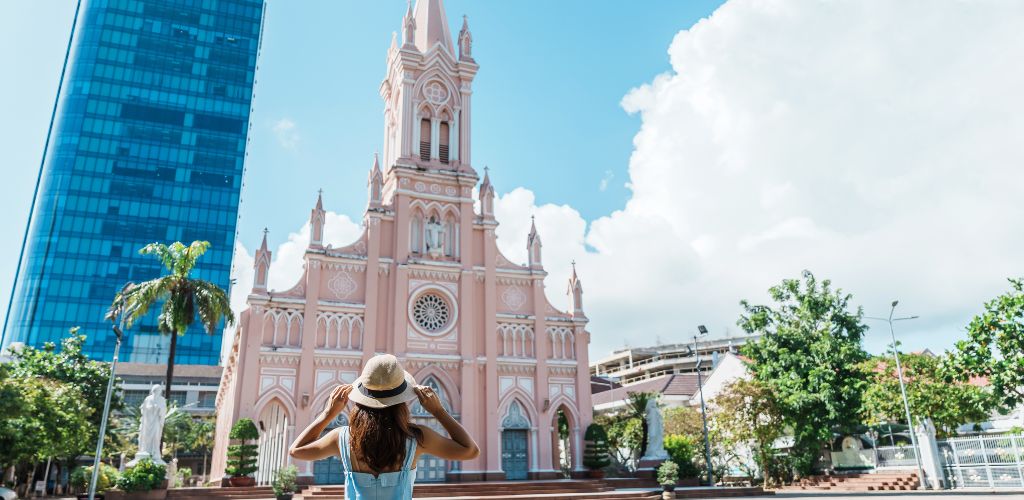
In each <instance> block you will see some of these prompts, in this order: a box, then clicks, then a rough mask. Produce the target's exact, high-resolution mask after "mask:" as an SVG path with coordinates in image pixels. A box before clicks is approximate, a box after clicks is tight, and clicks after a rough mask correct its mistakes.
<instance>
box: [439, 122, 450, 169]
mask: <svg viewBox="0 0 1024 500" xmlns="http://www.w3.org/2000/svg"><path fill="white" fill-rule="evenodd" d="M448 141H449V137H448V122H441V137H440V140H439V141H438V142H439V144H438V153H439V154H438V156H439V157H440V158H441V163H448Z"/></svg>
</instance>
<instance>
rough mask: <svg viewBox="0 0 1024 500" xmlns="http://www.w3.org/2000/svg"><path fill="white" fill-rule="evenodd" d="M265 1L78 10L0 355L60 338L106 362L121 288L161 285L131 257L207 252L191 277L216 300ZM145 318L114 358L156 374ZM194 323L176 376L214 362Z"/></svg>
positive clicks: (161, 353)
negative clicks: (158, 247)
mask: <svg viewBox="0 0 1024 500" xmlns="http://www.w3.org/2000/svg"><path fill="white" fill-rule="evenodd" d="M263 13H264V2H263V0H85V1H84V2H83V3H81V4H80V7H79V13H78V16H77V18H76V22H75V26H74V27H73V36H72V38H71V42H70V45H69V56H68V57H69V59H68V61H67V63H66V70H65V75H64V77H63V80H62V84H61V91H60V92H59V95H58V98H57V104H56V108H55V110H56V111H55V115H54V117H55V118H54V121H53V123H52V124H51V128H50V137H49V142H48V144H47V148H46V150H45V153H44V157H43V161H42V165H41V171H40V179H39V183H38V185H37V188H36V195H35V198H34V202H33V207H32V215H31V217H30V220H29V224H28V228H27V232H26V238H25V243H24V246H23V247H22V256H21V263H20V266H19V268H18V273H17V278H16V280H15V283H14V289H13V292H12V297H11V304H10V307H9V308H8V311H7V316H6V318H5V321H4V332H3V345H4V346H5V347H6V346H7V345H9V344H11V343H12V342H23V343H25V344H28V345H33V346H41V345H42V344H44V343H45V342H59V340H60V339H61V338H62V337H64V336H65V335H67V330H68V328H69V327H72V326H81V327H82V330H81V332H82V333H84V334H86V335H87V336H88V341H87V349H88V352H89V355H90V356H92V357H94V358H96V359H108V360H109V359H110V358H111V357H112V355H113V346H114V335H113V333H112V332H111V330H110V324H109V323H108V322H105V321H104V320H103V316H104V313H105V311H106V309H107V308H108V307H109V305H110V303H111V300H112V299H113V297H114V294H115V293H116V292H117V290H119V289H120V288H121V286H122V285H124V283H125V282H127V281H134V282H140V281H144V280H148V279H152V278H155V277H158V276H160V275H161V274H162V273H163V272H165V271H164V269H163V267H162V266H161V265H160V262H159V261H158V260H157V259H155V258H154V257H152V256H141V255H139V254H138V250H139V249H140V248H142V247H143V246H145V245H146V244H147V243H151V242H164V243H170V242H172V241H182V242H184V243H186V244H188V243H189V242H191V241H193V240H207V241H209V242H210V244H211V247H210V250H209V251H208V252H207V253H206V255H204V256H203V257H202V258H201V259H200V262H199V265H198V266H197V270H196V271H195V272H194V277H198V278H202V279H206V280H209V281H212V282H214V283H216V284H218V285H220V286H221V287H222V288H224V289H225V290H227V289H228V287H229V284H230V283H229V280H230V277H229V276H230V271H231V257H232V248H233V245H234V241H235V224H236V219H237V215H238V204H239V192H240V190H241V185H242V173H243V161H244V159H245V151H246V137H247V131H248V129H249V111H250V105H251V101H252V94H253V83H254V76H255V72H256V58H257V54H258V51H259V46H260V32H261V28H262V21H263ZM157 313H158V308H154V309H153V310H152V311H151V312H150V315H149V316H148V317H147V318H146V320H145V321H142V322H140V323H138V324H136V326H135V327H134V328H132V329H131V330H129V332H128V333H129V334H128V336H127V340H126V343H125V345H123V346H122V353H123V354H122V360H124V361H134V362H148V363H164V362H166V359H167V346H168V338H167V337H166V336H163V335H161V334H160V333H159V332H158V331H157V328H156V314H157ZM221 337H222V332H220V331H218V332H215V334H214V335H206V334H205V333H204V332H203V331H202V327H201V326H199V324H198V322H197V324H196V325H195V326H193V328H192V330H191V331H190V332H188V335H185V336H184V337H182V338H181V339H179V342H178V347H177V355H176V357H175V359H176V362H177V363H184V364H216V363H217V362H218V360H219V354H220V346H221Z"/></svg>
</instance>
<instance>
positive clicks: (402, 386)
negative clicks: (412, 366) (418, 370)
mask: <svg viewBox="0 0 1024 500" xmlns="http://www.w3.org/2000/svg"><path fill="white" fill-rule="evenodd" d="M415 387H416V379H414V378H413V377H412V375H410V374H409V372H407V371H405V370H404V369H402V364H401V363H399V362H398V358H396V357H394V356H392V355H391V354H380V355H377V356H374V357H372V358H370V360H369V361H367V362H366V366H364V367H363V373H362V375H360V376H359V378H357V379H356V380H355V382H352V392H351V393H349V396H348V398H349V399H350V400H351V401H353V402H355V403H358V404H361V405H363V406H369V407H370V408H387V407H389V406H394V405H397V404H399V403H407V402H409V401H412V400H414V399H416V392H415V391H414V390H413V389H414V388H415Z"/></svg>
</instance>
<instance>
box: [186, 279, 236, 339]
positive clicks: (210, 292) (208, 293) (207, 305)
mask: <svg viewBox="0 0 1024 500" xmlns="http://www.w3.org/2000/svg"><path fill="white" fill-rule="evenodd" d="M190 284H191V285H192V287H193V293H194V294H195V305H196V310H197V312H198V313H199V319H200V320H201V321H202V323H203V328H204V329H205V330H206V333H213V331H214V330H215V329H216V328H217V325H218V324H219V323H220V320H221V319H224V322H225V323H226V324H228V325H230V324H232V323H234V322H235V315H234V313H233V312H232V311H231V301H230V299H229V298H228V294H226V293H224V290H223V289H221V287H219V286H217V285H215V284H213V283H210V282H209V281H206V280H190Z"/></svg>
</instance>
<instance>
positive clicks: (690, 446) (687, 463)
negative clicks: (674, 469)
mask: <svg viewBox="0 0 1024 500" xmlns="http://www.w3.org/2000/svg"><path fill="white" fill-rule="evenodd" d="M664 444H665V451H667V452H668V456H669V457H670V458H671V460H672V461H673V462H675V463H676V465H678V466H679V477H697V478H699V477H700V476H701V470H700V468H698V467H697V465H696V464H695V461H696V460H695V459H696V458H697V457H698V456H700V454H701V453H702V452H703V451H704V441H703V440H698V439H695V438H693V437H692V436H686V435H683V434H668V435H666V436H665V441H664Z"/></svg>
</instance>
